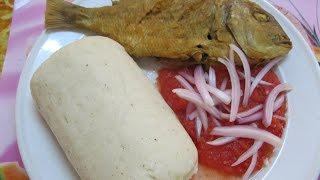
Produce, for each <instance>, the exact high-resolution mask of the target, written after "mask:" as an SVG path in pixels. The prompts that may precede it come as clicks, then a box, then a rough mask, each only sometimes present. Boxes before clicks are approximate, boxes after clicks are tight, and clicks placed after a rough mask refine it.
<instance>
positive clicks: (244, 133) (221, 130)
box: [211, 125, 282, 147]
mask: <svg viewBox="0 0 320 180" xmlns="http://www.w3.org/2000/svg"><path fill="white" fill-rule="evenodd" d="M211 134H212V135H218V136H231V137H242V138H249V139H256V140H259V141H263V142H266V143H268V144H271V145H273V146H274V147H277V146H279V145H280V144H281V143H282V140H281V139H280V138H279V137H278V136H276V135H274V134H272V133H270V132H268V131H266V130H262V129H259V128H256V127H252V126H249V125H235V126H224V127H215V128H213V130H212V132H211Z"/></svg>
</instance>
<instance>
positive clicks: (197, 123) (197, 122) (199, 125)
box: [196, 116, 202, 139]
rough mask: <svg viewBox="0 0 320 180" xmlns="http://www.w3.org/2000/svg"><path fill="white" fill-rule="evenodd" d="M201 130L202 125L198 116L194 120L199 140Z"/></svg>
mask: <svg viewBox="0 0 320 180" xmlns="http://www.w3.org/2000/svg"><path fill="white" fill-rule="evenodd" d="M201 130H202V123H201V120H200V118H199V116H198V117H197V118H196V133H197V138H198V139H199V138H200V135H201Z"/></svg>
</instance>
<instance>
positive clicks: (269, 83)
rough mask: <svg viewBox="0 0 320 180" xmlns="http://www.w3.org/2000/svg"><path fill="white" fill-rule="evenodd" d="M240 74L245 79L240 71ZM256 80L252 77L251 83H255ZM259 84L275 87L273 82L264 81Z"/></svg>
mask: <svg viewBox="0 0 320 180" xmlns="http://www.w3.org/2000/svg"><path fill="white" fill-rule="evenodd" d="M238 74H239V76H240V77H242V78H244V74H243V72H240V71H238ZM254 79H255V78H254V77H251V82H253V81H254ZM258 84H260V85H265V86H272V85H273V84H272V83H271V82H268V81H264V80H260V82H259V83H258Z"/></svg>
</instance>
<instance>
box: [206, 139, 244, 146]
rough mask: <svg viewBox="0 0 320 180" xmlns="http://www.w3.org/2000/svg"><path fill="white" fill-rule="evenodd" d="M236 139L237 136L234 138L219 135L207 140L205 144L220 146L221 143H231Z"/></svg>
mask: <svg viewBox="0 0 320 180" xmlns="http://www.w3.org/2000/svg"><path fill="white" fill-rule="evenodd" d="M236 139H238V138H236V137H219V138H217V139H215V140H213V141H209V142H207V144H209V145H212V146H221V145H225V144H228V143H231V142H233V141H234V140H236Z"/></svg>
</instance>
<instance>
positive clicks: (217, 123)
mask: <svg viewBox="0 0 320 180" xmlns="http://www.w3.org/2000/svg"><path fill="white" fill-rule="evenodd" d="M210 118H211V120H212V122H213V124H214V125H215V126H216V127H221V126H222V125H221V123H220V122H219V121H218V120H217V119H216V118H215V117H213V116H212V115H210Z"/></svg>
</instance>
